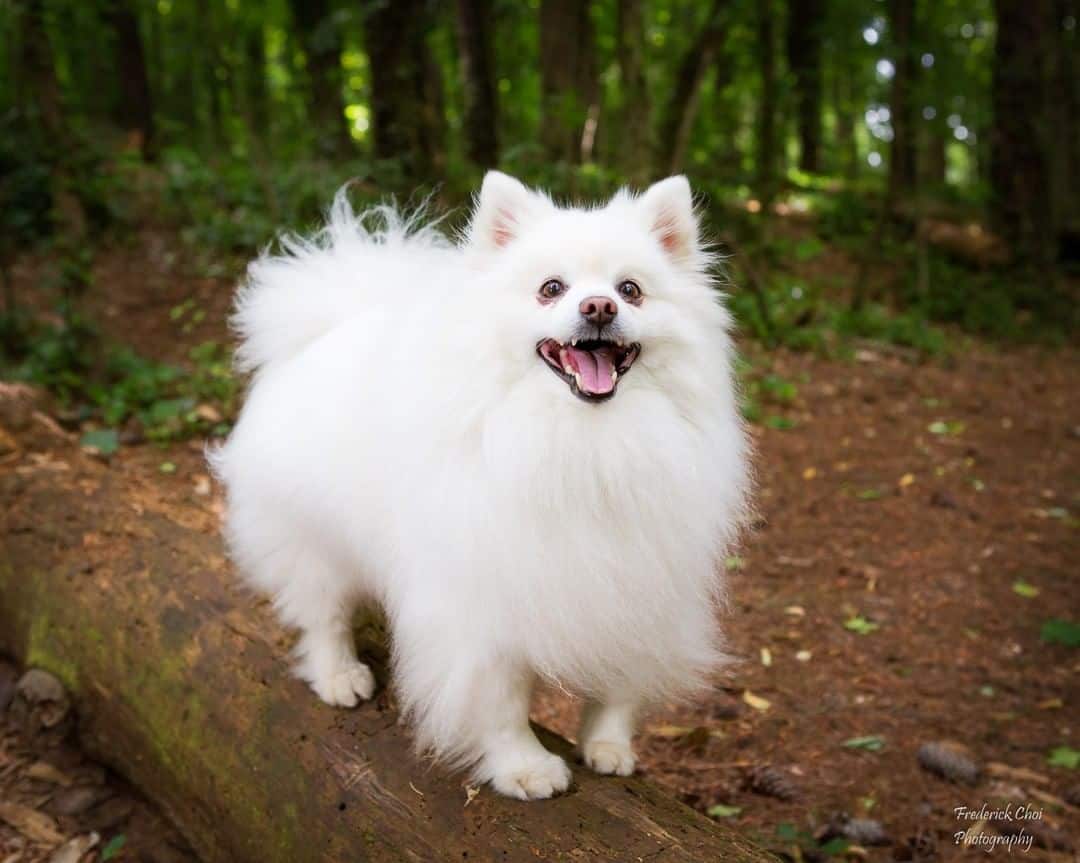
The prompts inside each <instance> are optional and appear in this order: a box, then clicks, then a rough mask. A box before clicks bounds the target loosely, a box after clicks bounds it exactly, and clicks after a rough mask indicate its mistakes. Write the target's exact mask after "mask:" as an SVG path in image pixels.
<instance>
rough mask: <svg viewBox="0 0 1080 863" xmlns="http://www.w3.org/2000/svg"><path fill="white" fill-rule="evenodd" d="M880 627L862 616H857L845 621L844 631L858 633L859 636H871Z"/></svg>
mask: <svg viewBox="0 0 1080 863" xmlns="http://www.w3.org/2000/svg"><path fill="white" fill-rule="evenodd" d="M877 628H878V625H877V624H876V623H874V622H872V621H869V620H867V619H866V618H865V617H863V616H862V615H861V614H856V615H855V616H854V617H849V618H848V619H847V620H845V621H844V629H846V630H848V631H850V632H857V633H858V634H859V635H869V634H870V633H871V632H873V631H874V630H875V629H877Z"/></svg>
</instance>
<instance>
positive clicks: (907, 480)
mask: <svg viewBox="0 0 1080 863" xmlns="http://www.w3.org/2000/svg"><path fill="white" fill-rule="evenodd" d="M914 482H915V474H913V473H906V474H904V475H903V476H902V477H900V481H899V482H898V483H897V485H899V486H900V488H907V487H908V486H909V485H912V484H913V483H914Z"/></svg>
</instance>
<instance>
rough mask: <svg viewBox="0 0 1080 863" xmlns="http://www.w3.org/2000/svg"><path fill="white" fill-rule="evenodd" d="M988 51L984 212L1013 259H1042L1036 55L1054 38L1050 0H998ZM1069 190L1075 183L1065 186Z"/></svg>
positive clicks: (1042, 137)
mask: <svg viewBox="0 0 1080 863" xmlns="http://www.w3.org/2000/svg"><path fill="white" fill-rule="evenodd" d="M995 8H996V12H997V40H996V44H995V49H994V75H993V107H994V121H993V129H992V132H991V136H992V137H991V156H990V179H991V184H992V189H993V195H992V199H991V215H992V217H993V221H994V223H995V225H996V227H997V228H998V230H999V231H1000V232H1001V233H1002V235H1003V236H1006V237H1008V238H1009V240H1010V241H1011V242H1012V243H1013V247H1014V249H1015V251H1016V255H1017V257H1018V258H1019V259H1020V261H1021V262H1024V263H1028V264H1033V265H1036V266H1045V265H1047V264H1049V263H1050V262H1051V261H1052V260H1053V258H1054V253H1055V248H1054V247H1055V243H1056V234H1057V224H1056V218H1055V217H1056V216H1057V212H1056V208H1055V207H1054V205H1053V202H1054V201H1055V200H1056V192H1055V190H1054V188H1053V186H1054V176H1053V159H1054V148H1055V147H1056V146H1061V145H1062V144H1064V143H1065V142H1058V141H1055V140H1054V136H1053V132H1054V129H1053V126H1052V124H1051V123H1050V122H1049V111H1048V105H1047V101H1048V92H1047V83H1048V82H1047V74H1046V67H1045V66H1044V60H1045V58H1046V56H1047V54H1048V53H1050V52H1051V51H1052V46H1051V42H1052V40H1053V39H1054V38H1055V37H1056V36H1057V34H1056V33H1055V32H1054V27H1055V23H1056V22H1055V21H1054V15H1053V10H1052V5H1051V0H1028V2H1027V3H1025V4H1023V5H1019V4H1017V3H1013V2H1010V0H998V2H996V3H995ZM1072 193H1073V194H1075V189H1074V190H1072Z"/></svg>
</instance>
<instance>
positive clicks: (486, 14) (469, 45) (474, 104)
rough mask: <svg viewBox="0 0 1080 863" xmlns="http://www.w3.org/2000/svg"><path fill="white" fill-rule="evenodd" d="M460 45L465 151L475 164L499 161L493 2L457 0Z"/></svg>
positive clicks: (458, 41) (490, 166) (489, 163)
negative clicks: (463, 93)
mask: <svg viewBox="0 0 1080 863" xmlns="http://www.w3.org/2000/svg"><path fill="white" fill-rule="evenodd" d="M456 23H457V43H458V55H459V57H460V62H461V82H462V88H463V90H464V92H465V151H466V153H467V155H468V157H469V158H470V159H471V160H472V162H473V163H474V164H476V165H480V166H482V167H484V168H493V167H495V165H496V164H497V163H498V161H499V146H498V132H497V120H498V102H497V96H496V92H497V91H496V88H495V55H494V44H493V43H492V38H491V37H492V30H493V28H494V26H495V18H494V16H493V14H492V3H491V0H457V19H456Z"/></svg>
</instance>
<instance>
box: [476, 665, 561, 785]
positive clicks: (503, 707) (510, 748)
mask: <svg viewBox="0 0 1080 863" xmlns="http://www.w3.org/2000/svg"><path fill="white" fill-rule="evenodd" d="M533 684H534V677H533V675H532V674H531V673H524V672H522V671H520V670H514V669H511V668H507V667H505V666H498V667H496V668H494V669H488V670H487V671H486V673H485V674H484V675H482V677H480V678H479V679H477V680H476V681H475V685H476V687H477V688H478V691H479V693H480V697H479V698H478V699H477V705H478V706H480V705H482V706H483V711H482V714H481V715H477V716H476V717H475V719H476V722H477V725H478V727H477V729H476V730H477V732H478V735H479V736H478V741H479V745H480V748H481V750H482V752H483V755H482V757H481V759H480V762H479V764H478V765H477V776H478V778H480V779H483V780H486V781H489V782H491V784H492V785H493V786H494V788H495V790H496V791H498V792H499V793H500V794H505V795H507V796H508V797H517V798H518V799H520V800H540V799H543V798H546V797H551V796H552V795H554V794H558V793H559V792H561V791H565V790H566V789H567V787H569V785H570V779H571V774H570V768H568V767H567V766H566V762H565V761H563V759H562V758H560V757H559V756H558V755H554V754H552V753H551V752H548V751H547V750H546V749H545V748H544V747H543V745H542V744H541V743H540V741H539V740H537V738H536V735H535V734H533V731H532V728H530V727H529V701H530V698H531V695H532V689H533Z"/></svg>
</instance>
